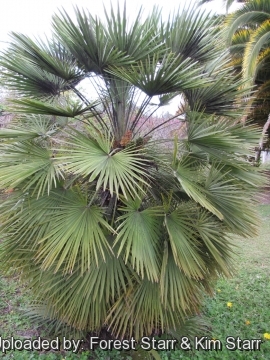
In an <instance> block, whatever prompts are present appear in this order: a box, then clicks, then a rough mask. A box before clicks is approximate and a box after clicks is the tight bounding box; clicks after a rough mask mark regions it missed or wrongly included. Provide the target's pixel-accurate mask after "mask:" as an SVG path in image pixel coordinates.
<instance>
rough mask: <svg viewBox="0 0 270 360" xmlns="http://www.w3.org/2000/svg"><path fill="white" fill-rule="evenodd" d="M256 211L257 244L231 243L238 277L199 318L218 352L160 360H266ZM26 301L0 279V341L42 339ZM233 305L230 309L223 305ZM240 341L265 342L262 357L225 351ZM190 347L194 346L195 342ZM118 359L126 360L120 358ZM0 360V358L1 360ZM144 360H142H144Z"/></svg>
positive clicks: (265, 295) (267, 241)
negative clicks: (229, 339) (229, 343)
mask: <svg viewBox="0 0 270 360" xmlns="http://www.w3.org/2000/svg"><path fill="white" fill-rule="evenodd" d="M259 211H260V214H261V218H262V225H261V231H260V234H259V236H258V237H257V238H254V239H252V238H251V239H241V238H235V245H236V246H237V248H236V267H237V271H236V275H235V276H234V277H233V278H232V279H229V280H228V279H227V280H225V279H220V280H219V281H218V283H217V285H216V291H215V295H214V296H213V297H212V298H209V297H207V298H206V299H205V304H204V307H203V309H202V313H203V314H204V316H206V318H207V319H208V320H209V321H210V323H211V329H210V332H209V333H208V334H205V336H208V338H209V339H212V338H214V339H219V340H220V341H221V343H222V345H223V348H222V351H215V350H212V351H204V350H200V351H195V350H194V349H193V350H190V351H183V350H175V351H167V352H166V351H163V352H160V353H159V354H160V356H161V358H162V360H179V359H183V360H185V359H194V360H212V359H213V360H214V359H220V360H221V359H222V360H223V359H224V360H226V359H227V360H238V359H245V360H256V359H265V360H268V359H269V358H270V340H264V339H263V334H264V333H270V281H269V279H270V261H269V260H270V246H269V245H270V235H269V234H270V221H269V219H270V205H261V206H260V207H259ZM29 301H30V293H29V291H27V290H26V289H25V288H23V287H21V285H20V284H19V279H18V278H16V277H11V276H10V277H2V278H1V277H0V336H2V338H9V337H10V336H14V337H15V338H27V337H34V336H37V335H41V336H43V338H46V332H44V329H43V330H42V331H41V330H40V329H39V328H38V324H36V325H33V324H32V323H30V322H29V321H28V319H27V318H26V317H25V316H24V315H23V311H24V310H25V307H26V306H27V304H28V303H29ZM228 302H230V303H232V307H228V306H227V303H228ZM227 336H233V337H235V338H237V337H239V338H240V339H261V340H264V342H263V343H262V345H261V350H260V351H246V350H244V351H230V350H227V349H226V347H225V345H226V337H227ZM190 340H191V344H192V345H193V341H192V339H190ZM122 356H123V357H122V359H124V358H125V359H126V358H127V357H126V356H124V354H122ZM0 357H1V355H0ZM2 357H3V359H17V360H22V359H31V358H32V359H38V358H41V359H42V358H44V359H51V360H54V359H64V358H65V359H67V360H69V359H75V358H77V359H79V358H80V359H85V360H86V359H90V358H91V359H93V358H95V359H98V360H105V359H106V360H107V359H108V360H109V359H110V360H111V359H115V360H116V359H117V360H120V359H121V353H120V352H117V351H114V352H112V353H110V352H108V353H106V352H102V351H100V352H96V353H95V354H93V353H91V354H90V353H89V352H88V353H87V352H85V353H84V354H79V355H75V354H71V353H65V354H64V353H58V354H57V353H46V354H39V353H37V352H36V353H30V352H27V351H24V352H14V353H12V352H7V354H6V355H2ZM142 359H143V357H142Z"/></svg>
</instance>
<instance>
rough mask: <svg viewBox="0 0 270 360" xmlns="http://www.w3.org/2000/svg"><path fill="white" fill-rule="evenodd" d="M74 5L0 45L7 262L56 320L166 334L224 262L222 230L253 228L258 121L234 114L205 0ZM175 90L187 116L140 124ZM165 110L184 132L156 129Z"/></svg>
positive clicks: (126, 333)
mask: <svg viewBox="0 0 270 360" xmlns="http://www.w3.org/2000/svg"><path fill="white" fill-rule="evenodd" d="M75 14H76V22H75V21H73V20H72V19H71V17H69V15H68V14H67V13H66V12H65V11H62V12H61V13H60V14H59V15H55V16H54V19H53V28H54V33H53V36H52V39H51V40H47V41H41V40H39V41H37V40H35V41H33V40H31V39H30V38H29V37H27V36H25V35H22V34H18V33H13V34H12V40H11V42H10V47H9V49H7V50H6V51H5V52H4V54H3V55H2V59H1V66H3V67H4V68H5V71H4V72H3V74H2V79H3V81H4V83H5V85H6V86H7V87H8V88H10V89H14V90H15V91H16V92H17V94H18V97H17V100H16V101H14V105H13V107H12V111H14V112H16V114H17V117H16V119H15V120H16V121H14V122H13V125H12V126H10V127H9V128H8V129H3V130H1V133H0V136H1V139H2V140H1V143H0V148H1V149H0V151H1V157H0V186H1V188H2V189H9V190H10V191H9V192H10V195H9V197H8V198H7V199H6V201H4V202H2V204H1V224H2V227H1V234H2V235H1V236H2V238H3V239H4V241H3V243H2V244H1V264H2V268H6V269H8V268H10V267H14V268H15V269H19V270H20V271H21V274H22V278H23V279H24V280H25V281H27V283H28V284H29V286H30V287H31V289H32V291H33V294H34V296H35V298H36V307H35V308H36V310H38V311H40V313H41V314H42V315H43V316H44V317H46V318H49V319H51V320H53V321H60V322H62V323H64V324H67V325H69V326H71V327H74V328H76V329H81V330H86V331H93V332H98V331H100V329H102V328H106V329H108V330H110V331H111V332H112V333H113V335H114V336H118V337H130V336H135V337H136V339H138V338H139V337H141V336H142V335H144V336H145V335H151V334H154V333H155V334H160V333H163V332H166V331H170V329H171V331H174V333H175V330H176V329H177V328H179V326H180V327H181V324H183V323H184V321H185V320H186V318H187V317H189V316H191V315H192V314H194V313H196V312H197V311H198V309H199V306H200V304H201V301H202V294H203V293H204V292H205V291H210V292H211V289H212V280H213V279H214V278H216V277H217V276H218V275H222V274H223V275H230V274H231V272H232V260H231V255H232V245H233V240H232V236H233V235H234V234H240V235H242V236H250V235H252V234H254V233H256V225H257V222H258V220H257V217H256V211H255V210H254V206H253V204H254V194H255V192H256V187H257V185H258V183H259V179H260V175H259V174H258V173H257V169H256V168H255V167H253V166H251V164H250V163H249V162H248V161H247V156H248V155H249V154H250V152H251V149H252V147H253V145H254V143H256V142H257V141H258V138H259V132H258V130H257V129H256V128H255V127H254V126H245V127H243V126H242V124H241V123H239V121H238V119H240V118H241V115H242V112H243V109H244V105H243V104H241V103H240V102H239V101H238V100H237V99H239V98H240V97H241V96H240V97H239V93H240V94H241V93H243V94H244V92H245V91H246V90H244V89H243V90H239V89H240V87H241V84H242V83H241V81H239V80H237V79H236V78H235V76H234V75H233V73H232V71H231V69H230V68H229V67H227V66H225V65H226V64H227V63H228V57H227V54H226V53H224V50H223V49H222V48H221V47H220V46H219V41H218V36H219V33H218V32H217V21H218V20H213V19H212V18H211V17H209V16H207V14H205V13H202V12H200V11H195V9H189V10H187V11H184V12H182V13H176V14H175V15H174V16H173V17H172V18H170V20H168V21H163V20H162V19H161V16H160V12H159V11H157V10H155V11H153V13H152V14H151V15H150V16H148V17H147V18H145V19H143V18H142V14H141V12H140V13H139V14H138V16H137V17H136V19H135V20H134V21H133V22H128V18H127V15H126V10H125V9H124V10H123V11H122V10H121V9H118V10H117V11H114V10H113V9H112V10H111V12H105V20H104V21H101V20H99V19H98V18H95V17H93V16H92V15H91V14H90V13H89V12H87V11H80V10H78V9H75ZM82 80H85V81H88V82H89V84H91V86H90V85H88V83H85V82H84V83H83V84H84V85H83V86H84V87H85V90H82V88H80V87H79V84H80V82H81V81H82ZM94 95H96V97H94ZM178 95H181V99H182V100H181V101H182V102H183V101H184V109H183V116H182V117H179V114H177V116H172V118H171V119H167V120H166V122H164V123H163V124H159V125H155V124H154V125H153V126H152V127H151V128H150V129H149V126H147V124H148V122H149V119H150V118H151V115H152V114H153V113H154V112H155V111H157V110H158V109H159V108H161V107H162V106H163V105H164V104H166V103H168V102H169V101H170V100H171V99H173V98H175V97H176V96H178ZM175 119H176V120H175ZM171 120H174V121H177V122H178V123H179V124H181V123H183V122H184V123H185V124H186V134H185V136H184V137H182V138H177V137H175V138H174V139H171V138H169V137H167V136H166V135H164V136H163V137H162V138H159V139H155V136H154V135H155V131H157V129H159V128H160V127H161V126H163V128H164V129H165V127H166V125H167V124H168V123H169V122H170V121H171ZM164 134H166V132H164Z"/></svg>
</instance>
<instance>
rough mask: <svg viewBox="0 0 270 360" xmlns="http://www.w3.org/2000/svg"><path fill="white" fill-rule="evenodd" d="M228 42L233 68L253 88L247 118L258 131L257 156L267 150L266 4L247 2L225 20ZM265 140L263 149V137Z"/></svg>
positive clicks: (269, 19)
mask: <svg viewBox="0 0 270 360" xmlns="http://www.w3.org/2000/svg"><path fill="white" fill-rule="evenodd" d="M226 26H227V28H228V42H229V45H230V52H231V54H232V56H233V62H232V64H233V66H234V67H235V69H236V70H237V71H238V72H239V73H240V74H241V76H242V77H243V79H244V81H245V82H246V86H247V87H250V86H251V85H253V84H254V85H255V88H254V89H253V90H255V93H254V94H253V97H252V101H251V105H252V109H251V111H250V113H249V115H248V118H252V119H253V121H255V122H256V123H258V124H259V125H260V126H261V127H262V128H263V132H262V137H261V140H260V142H259V144H260V145H259V152H258V155H259V154H260V150H261V149H262V148H263V147H264V146H266V147H269V135H270V134H269V125H270V116H269V114H270V70H269V69H270V3H269V1H267V0H251V1H247V2H246V3H245V4H244V5H243V7H242V8H241V9H240V10H238V11H236V12H235V13H232V14H230V15H229V16H228V18H227V20H226ZM267 132H268V140H267V142H266V143H264V145H263V137H264V135H265V133H267Z"/></svg>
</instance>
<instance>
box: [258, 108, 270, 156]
mask: <svg viewBox="0 0 270 360" xmlns="http://www.w3.org/2000/svg"><path fill="white" fill-rule="evenodd" d="M269 126H270V114H269V115H268V119H267V121H266V123H265V124H264V127H263V130H262V136H261V139H260V143H259V149H258V151H257V153H256V157H255V161H256V162H259V161H260V158H261V152H262V149H263V140H264V136H265V134H266V131H267V130H268V128H269Z"/></svg>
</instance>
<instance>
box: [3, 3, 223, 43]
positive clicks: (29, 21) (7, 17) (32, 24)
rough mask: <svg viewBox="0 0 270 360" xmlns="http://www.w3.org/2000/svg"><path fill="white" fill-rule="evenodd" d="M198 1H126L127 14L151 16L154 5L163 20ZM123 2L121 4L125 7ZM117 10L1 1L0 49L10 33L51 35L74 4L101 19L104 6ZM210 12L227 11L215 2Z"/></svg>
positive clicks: (85, 4) (209, 6) (94, 5)
mask: <svg viewBox="0 0 270 360" xmlns="http://www.w3.org/2000/svg"><path fill="white" fill-rule="evenodd" d="M195 1H196V0H145V1H143V0H139V1H136V0H126V4H127V11H128V13H129V14H130V17H132V15H133V14H136V12H137V10H138V8H139V7H140V6H141V5H143V8H144V9H145V13H149V12H151V9H152V8H153V6H154V5H158V6H159V7H161V8H162V9H163V14H164V16H167V15H168V13H169V12H172V11H173V10H174V9H177V8H178V7H183V6H187V5H189V4H190V3H192V2H195ZM123 2H124V0H120V1H119V3H120V4H123ZM111 3H112V4H113V6H114V5H115V6H117V3H118V1H117V0H103V1H102V0H2V1H1V19H0V41H1V42H0V48H2V47H3V46H4V42H5V41H8V40H9V36H8V33H9V32H11V31H15V32H21V33H23V34H27V35H34V36H36V35H41V36H42V35H43V34H45V33H47V34H50V29H51V27H50V23H51V18H52V15H53V14H54V13H56V12H57V11H58V9H61V8H62V7H63V8H64V9H65V10H66V11H67V12H68V13H69V14H72V13H73V4H76V5H77V6H78V7H80V8H81V7H84V8H86V9H88V10H90V12H91V13H93V14H99V15H100V16H101V17H102V13H103V4H104V5H105V8H106V9H109V8H110V4H111ZM207 8H208V9H210V10H212V11H215V12H219V13H220V12H222V9H223V10H224V6H223V2H222V0H214V1H213V2H211V3H210V4H208V5H207Z"/></svg>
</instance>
